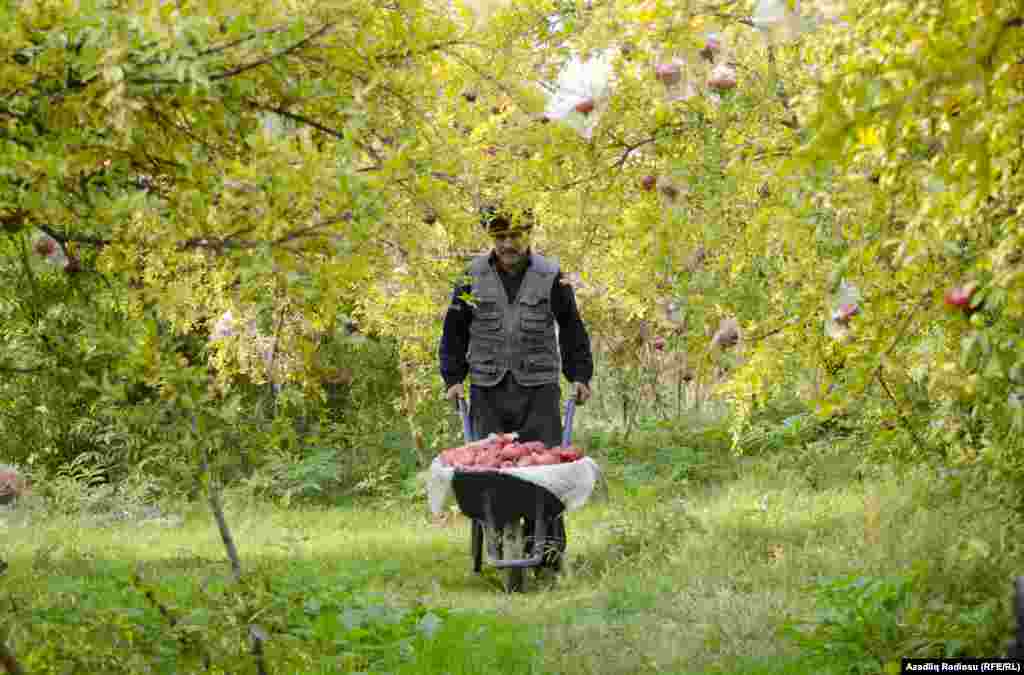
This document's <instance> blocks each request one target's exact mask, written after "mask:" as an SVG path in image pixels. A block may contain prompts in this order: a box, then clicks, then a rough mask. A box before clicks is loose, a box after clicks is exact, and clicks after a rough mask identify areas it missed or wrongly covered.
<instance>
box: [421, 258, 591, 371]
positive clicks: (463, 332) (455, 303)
mask: <svg viewBox="0 0 1024 675" xmlns="http://www.w3.org/2000/svg"><path fill="white" fill-rule="evenodd" d="M489 261H490V264H491V265H493V266H495V269H497V266H496V263H495V254H494V252H493V251H492V252H491V254H490V256H489ZM524 276H525V271H524V272H520V273H519V274H514V273H509V272H502V271H500V270H498V277H499V278H500V279H501V282H502V285H503V286H504V287H505V293H506V296H507V298H508V301H509V302H510V303H511V302H513V301H514V300H515V298H516V296H517V295H518V294H519V287H520V285H521V284H522V281H523V277H524ZM561 281H562V273H561V272H558V274H556V275H555V277H554V279H553V281H552V286H551V313H552V314H553V315H554V317H555V321H556V322H557V324H558V331H559V334H558V343H559V351H560V354H561V360H562V373H563V374H564V375H565V377H566V379H568V380H569V381H570V382H583V383H585V384H589V383H590V379H591V378H592V377H593V375H594V360H593V357H592V355H591V352H590V336H589V335H587V330H586V328H585V327H584V326H583V320H582V319H581V318H580V313H579V308H578V307H577V306H576V297H575V295H574V294H573V291H572V287H571V286H568V285H563V284H562V283H561ZM471 290H472V287H471V285H470V284H465V285H461V286H458V287H456V288H455V292H454V293H453V294H452V302H451V305H449V307H448V312H447V314H446V315H445V319H444V329H443V332H442V333H441V345H440V348H439V350H438V352H439V354H438V356H439V358H440V361H441V377H443V378H444V382H445V385H446V386H448V387H450V386H452V385H453V384H458V383H460V382H462V381H463V380H465V379H466V375H468V374H469V361H468V358H467V354H468V350H469V340H470V331H469V326H470V323H472V320H473V310H472V308H471V307H470V306H469V304H467V303H466V301H465V300H464V299H463V298H464V297H466V296H468V295H469V294H470V292H471Z"/></svg>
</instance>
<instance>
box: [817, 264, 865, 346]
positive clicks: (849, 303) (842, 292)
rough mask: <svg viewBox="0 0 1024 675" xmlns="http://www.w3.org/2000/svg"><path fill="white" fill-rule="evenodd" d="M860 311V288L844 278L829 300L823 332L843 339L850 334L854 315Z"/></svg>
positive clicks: (835, 338) (834, 338)
mask: <svg viewBox="0 0 1024 675" xmlns="http://www.w3.org/2000/svg"><path fill="white" fill-rule="evenodd" d="M860 312H861V297H860V290H859V289H858V288H857V287H856V286H854V285H853V284H849V283H847V282H846V280H845V279H844V280H843V281H841V282H840V283H839V288H838V289H836V292H835V293H833V295H832V298H831V299H830V300H829V306H828V317H827V318H826V319H825V334H826V335H828V336H829V337H830V338H832V339H833V340H845V339H846V338H847V337H849V335H850V325H851V323H852V321H853V319H854V317H855V316H857V315H859V314H860Z"/></svg>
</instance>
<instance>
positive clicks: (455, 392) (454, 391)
mask: <svg viewBox="0 0 1024 675" xmlns="http://www.w3.org/2000/svg"><path fill="white" fill-rule="evenodd" d="M445 396H446V397H447V398H448V400H449V401H452V402H455V400H456V399H459V398H463V396H462V383H461V382H459V383H458V384H453V385H452V386H450V387H448V393H447V394H445Z"/></svg>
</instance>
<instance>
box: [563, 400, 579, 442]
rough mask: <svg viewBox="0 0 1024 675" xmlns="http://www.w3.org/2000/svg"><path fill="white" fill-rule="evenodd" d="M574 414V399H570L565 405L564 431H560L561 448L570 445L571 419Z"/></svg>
mask: <svg viewBox="0 0 1024 675" xmlns="http://www.w3.org/2000/svg"><path fill="white" fill-rule="evenodd" d="M575 414H576V397H575V396H573V397H571V398H570V399H569V400H568V401H567V402H566V404H565V430H564V431H562V447H563V448H568V447H569V446H570V445H572V418H573V415H575Z"/></svg>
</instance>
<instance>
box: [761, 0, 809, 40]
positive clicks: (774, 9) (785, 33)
mask: <svg viewBox="0 0 1024 675" xmlns="http://www.w3.org/2000/svg"><path fill="white" fill-rule="evenodd" d="M793 1H794V2H795V4H794V6H793V8H792V9H790V7H789V0H757V5H755V6H754V14H753V16H751V17H750V18H751V21H752V22H753V24H754V26H755V27H756V28H757V29H758V30H759V31H761V34H762V35H763V36H764V38H765V40H766V41H767V42H768V44H780V43H784V42H792V41H793V40H795V39H797V38H798V37H799V36H800V26H801V22H800V0H793Z"/></svg>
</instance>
